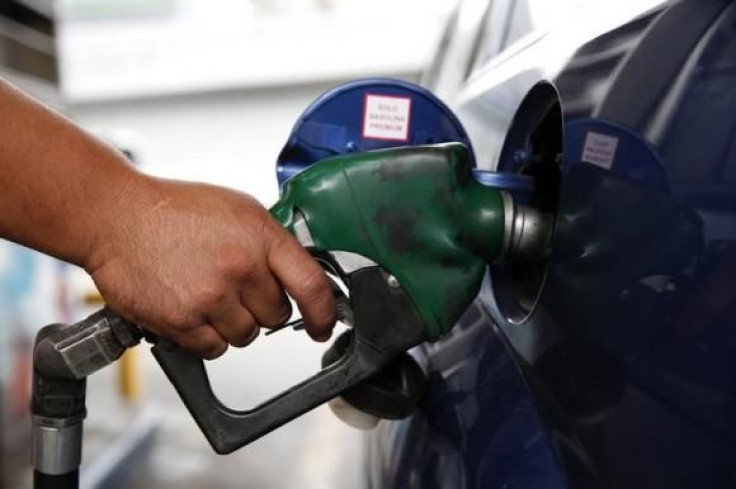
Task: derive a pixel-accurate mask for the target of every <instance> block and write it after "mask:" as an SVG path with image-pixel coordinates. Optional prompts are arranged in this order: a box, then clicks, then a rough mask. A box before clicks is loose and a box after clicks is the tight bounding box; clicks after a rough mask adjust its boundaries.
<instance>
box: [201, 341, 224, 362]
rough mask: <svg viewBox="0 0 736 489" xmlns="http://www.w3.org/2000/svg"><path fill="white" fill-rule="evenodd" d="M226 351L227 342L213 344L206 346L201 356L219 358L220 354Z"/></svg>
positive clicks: (207, 358)
mask: <svg viewBox="0 0 736 489" xmlns="http://www.w3.org/2000/svg"><path fill="white" fill-rule="evenodd" d="M226 351H227V343H222V344H219V343H218V344H215V345H212V346H209V347H206V348H205V349H203V351H202V357H203V358H204V359H206V360H214V359H215V358H219V357H221V356H222V355H224V354H225V352H226Z"/></svg>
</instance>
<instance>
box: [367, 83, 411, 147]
mask: <svg viewBox="0 0 736 489" xmlns="http://www.w3.org/2000/svg"><path fill="white" fill-rule="evenodd" d="M410 119H411V99H410V98H409V97H393V96H389V95H371V94H367V95H366V96H365V107H364V110H363V138H365V139H386V140H390V141H408V140H409V122H410Z"/></svg>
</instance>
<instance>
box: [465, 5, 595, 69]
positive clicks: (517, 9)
mask: <svg viewBox="0 0 736 489" xmlns="http://www.w3.org/2000/svg"><path fill="white" fill-rule="evenodd" d="M583 3H584V0H556V1H554V2H550V1H549V0H495V1H493V2H491V4H490V6H489V8H488V10H487V11H486V14H485V19H484V21H483V27H482V29H481V31H480V33H479V36H478V40H477V46H476V49H475V57H474V61H473V63H472V69H471V70H470V72H469V73H468V74H469V75H470V74H472V73H473V72H475V71H476V70H477V69H479V68H481V67H482V66H483V65H485V64H486V63H487V62H488V61H489V60H491V59H492V58H494V57H495V56H496V55H498V54H500V53H502V52H504V51H505V50H507V49H508V48H510V47H512V46H514V45H515V44H516V43H517V42H520V41H521V40H522V39H524V38H525V37H526V36H529V35H530V34H533V33H535V32H536V33H542V32H546V31H548V30H549V29H550V28H551V27H552V26H553V25H555V24H556V23H557V22H558V21H560V20H563V19H564V17H565V16H566V15H569V13H570V12H571V11H572V10H573V9H574V8H575V7H576V6H577V5H581V4H583Z"/></svg>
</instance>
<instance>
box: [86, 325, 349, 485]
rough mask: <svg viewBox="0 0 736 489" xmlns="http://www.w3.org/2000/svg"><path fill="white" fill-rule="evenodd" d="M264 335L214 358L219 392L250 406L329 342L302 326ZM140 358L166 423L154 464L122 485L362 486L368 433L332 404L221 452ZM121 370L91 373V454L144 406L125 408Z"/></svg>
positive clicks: (150, 402) (308, 366) (291, 379)
mask: <svg viewBox="0 0 736 489" xmlns="http://www.w3.org/2000/svg"><path fill="white" fill-rule="evenodd" d="M261 340H263V341H258V342H257V343H258V344H256V345H255V346H253V347H250V348H248V349H246V350H235V351H232V352H228V354H226V356H225V357H223V358H222V359H220V360H217V361H215V362H210V363H209V364H208V371H209V372H210V375H211V377H212V380H213V384H214V386H215V390H216V392H217V393H218V394H219V396H220V398H221V399H222V400H223V402H225V404H229V405H232V406H233V407H239V408H245V407H250V406H253V405H254V404H256V403H257V402H260V401H262V400H265V399H266V397H267V396H270V395H273V394H275V393H276V392H279V391H280V390H282V389H283V388H285V387H287V386H288V385H291V384H293V383H295V382H297V381H298V380H301V379H303V378H306V377H307V376H308V375H309V374H310V373H311V372H314V371H316V368H317V365H318V361H319V356H320V354H321V351H322V349H323V348H324V346H323V345H316V344H312V343H311V342H309V341H308V340H307V339H306V337H305V335H304V333H302V332H299V333H294V332H288V333H287V332H283V333H280V334H277V335H273V336H271V337H268V338H266V339H265V340H264V339H263V338H261ZM138 357H139V359H140V363H141V372H142V377H143V384H144V395H145V403H144V405H145V406H146V407H148V408H153V409H155V410H156V412H157V413H158V415H160V416H161V428H160V434H159V436H158V440H157V442H156V444H155V446H154V448H153V450H152V453H151V455H150V457H149V458H148V462H147V463H146V464H144V465H143V466H141V467H140V468H138V469H136V471H135V472H134V475H133V477H132V479H131V480H130V481H129V482H128V484H127V485H125V486H123V487H121V488H120V489H189V488H191V489H194V488H197V489H202V488H213V489H214V488H217V489H230V488H233V489H235V488H238V489H245V488H260V489H268V488H289V487H299V488H300V489H310V488H315V489H317V488H319V489H329V488H345V487H350V488H360V487H362V483H363V477H362V476H363V472H362V466H361V450H362V443H361V441H362V439H361V437H362V433H361V432H359V431H355V430H353V429H352V428H348V427H346V426H344V425H343V424H341V423H340V422H339V421H338V420H337V419H336V418H335V417H334V416H333V415H332V413H331V412H330V411H329V409H328V408H327V407H322V408H319V409H317V410H315V411H313V412H312V413H309V414H307V415H305V416H303V417H302V418H299V419H298V420H296V421H294V422H292V423H291V424H289V425H288V426H286V427H284V428H282V429H280V430H278V431H276V432H273V433H272V434H270V435H268V436H266V437H264V438H262V439H261V440H259V441H257V442H255V443H253V444H252V445H250V446H248V447H246V448H244V449H242V450H240V451H238V452H235V453H234V454H231V455H227V456H218V455H216V454H215V453H214V452H212V450H211V449H210V447H209V445H208V444H207V442H206V440H205V439H204V437H203V435H202V434H201V433H200V432H199V430H198V428H197V426H196V425H195V423H194V422H193V421H192V419H191V418H190V417H189V416H188V413H187V411H186V409H185V408H184V406H183V405H182V403H181V401H180V400H179V398H178V397H177V395H176V393H175V391H174V390H173V388H172V387H171V386H170V385H169V383H168V381H167V380H166V378H165V377H164V375H163V373H162V372H161V371H160V369H159V367H158V365H157V364H156V362H155V361H154V360H153V358H152V356H151V355H150V354H149V353H148V352H147V351H145V350H141V351H139V352H138ZM115 375H116V372H115V370H110V371H108V372H105V373H104V374H103V373H101V374H98V375H97V376H94V377H92V378H90V385H89V389H88V392H89V399H88V408H89V413H90V414H89V420H88V423H87V427H88V437H87V438H88V440H87V447H86V448H87V453H86V454H85V457H88V458H90V459H91V458H92V457H93V456H94V452H95V451H97V452H99V450H100V448H101V447H102V446H103V445H105V443H106V442H107V441H108V440H109V439H110V435H109V432H110V430H112V431H119V430H125V429H126V426H127V423H130V422H131V420H132V419H133V417H134V416H133V412H135V411H137V409H136V408H134V409H130V408H125V407H124V406H121V404H120V400H119V396H118V394H117V392H116V389H115V380H116V379H115ZM107 423H110V425H111V426H107ZM103 432H107V433H103Z"/></svg>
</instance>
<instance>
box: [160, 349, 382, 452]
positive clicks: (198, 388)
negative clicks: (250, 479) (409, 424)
mask: <svg viewBox="0 0 736 489" xmlns="http://www.w3.org/2000/svg"><path fill="white" fill-rule="evenodd" d="M151 351H152V352H153V355H154V356H155V357H156V360H158V362H159V364H160V365H161V368H162V369H163V371H164V372H165V373H166V376H167V377H168V378H169V381H170V382H171V383H172V384H173V386H174V387H175V388H176V391H177V392H178V393H179V396H180V397H181V399H182V400H183V401H184V404H186V406H187V409H188V410H189V412H190V414H191V415H192V417H193V418H194V420H195V421H196V422H197V424H198V425H199V428H200V429H201V430H202V432H203V433H204V435H205V437H207V440H208V441H209V442H210V445H212V448H213V449H214V450H215V452H217V453H219V454H226V453H230V452H232V451H234V450H237V449H238V448H240V447H242V446H244V445H247V444H248V443H250V442H252V441H254V440H256V439H258V438H260V437H261V436H263V435H265V434H267V433H269V432H271V431H273V430H274V429H276V428H278V427H280V426H282V425H284V424H286V423H288V422H289V421H291V420H292V419H294V418H296V417H297V416H300V415H302V414H304V413H306V412H307V411H310V410H312V409H314V408H315V407H317V406H319V405H320V404H323V403H325V402H327V401H329V400H330V399H332V398H334V397H336V396H338V395H339V394H340V393H341V392H342V391H343V390H345V389H346V388H348V387H351V386H353V385H355V384H357V383H359V382H360V381H362V380H364V379H366V378H368V377H370V376H371V375H373V374H375V373H376V372H378V371H379V370H380V369H381V368H382V367H383V366H384V365H385V364H386V363H387V362H388V361H390V359H391V357H390V356H386V355H384V354H382V353H380V352H379V351H377V350H376V349H375V348H373V347H372V346H370V345H368V344H367V343H365V342H363V341H361V340H360V339H357V340H356V338H355V336H353V339H352V340H351V346H350V348H349V351H348V353H346V354H345V355H344V356H343V357H342V358H341V359H340V360H338V361H337V362H335V363H334V364H332V365H330V366H328V367H327V368H325V369H323V370H322V371H320V372H318V373H317V374H315V375H314V376H312V377H311V378H309V379H307V380H305V381H304V382H302V383H300V384H298V385H296V386H294V387H292V388H291V389H289V390H287V391H286V392H283V393H282V394H280V395H278V396H276V397H274V398H272V399H270V400H268V401H266V402H265V403H263V404H261V405H259V406H257V407H255V408H253V409H251V410H246V411H236V410H233V409H230V408H228V407H227V406H225V405H223V404H222V403H221V402H220V401H219V400H218V399H217V397H216V396H215V394H214V392H213V391H212V387H211V385H210V381H209V379H208V377H207V371H206V370H205V367H204V362H203V361H202V359H201V358H199V357H197V356H195V355H193V354H192V353H189V352H187V351H185V350H184V349H182V348H180V347H178V346H177V345H175V344H173V343H171V342H168V341H164V340H160V341H159V342H158V343H157V344H156V345H155V346H154V347H153V348H152V350H151Z"/></svg>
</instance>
